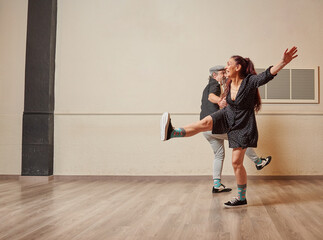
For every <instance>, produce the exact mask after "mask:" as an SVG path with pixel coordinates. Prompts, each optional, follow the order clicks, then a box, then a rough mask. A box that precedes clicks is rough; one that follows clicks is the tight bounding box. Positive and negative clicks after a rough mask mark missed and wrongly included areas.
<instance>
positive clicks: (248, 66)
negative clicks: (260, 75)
mask: <svg viewBox="0 0 323 240" xmlns="http://www.w3.org/2000/svg"><path fill="white" fill-rule="evenodd" d="M231 58H233V59H234V61H235V62H236V64H240V66H241V70H240V77H241V78H242V79H244V78H245V77H247V76H248V75H249V74H252V75H255V74H257V73H256V70H255V67H254V65H253V62H252V61H251V60H250V59H249V58H243V57H241V56H239V55H234V56H232V57H231ZM231 82H232V80H231V79H228V81H227V82H226V84H225V88H224V89H225V90H224V94H223V98H225V97H226V96H227V95H228V93H229V89H230V84H231ZM255 102H256V104H255V107H254V110H255V111H256V112H258V111H259V110H260V108H261V97H260V94H259V90H258V88H257V94H256V95H255Z"/></svg>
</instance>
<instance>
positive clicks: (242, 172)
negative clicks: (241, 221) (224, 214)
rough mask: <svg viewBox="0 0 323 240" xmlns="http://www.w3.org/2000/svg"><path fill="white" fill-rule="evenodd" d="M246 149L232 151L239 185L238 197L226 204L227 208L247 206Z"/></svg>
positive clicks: (234, 169)
mask: <svg viewBox="0 0 323 240" xmlns="http://www.w3.org/2000/svg"><path fill="white" fill-rule="evenodd" d="M245 152H246V149H242V148H234V149H233V151H232V166H233V171H234V174H235V176H236V181H237V185H238V197H237V198H235V199H233V200H232V201H229V202H227V203H225V204H224V205H225V207H242V206H246V205H247V200H246V191H247V172H246V169H245V168H244V166H243V158H244V154H245Z"/></svg>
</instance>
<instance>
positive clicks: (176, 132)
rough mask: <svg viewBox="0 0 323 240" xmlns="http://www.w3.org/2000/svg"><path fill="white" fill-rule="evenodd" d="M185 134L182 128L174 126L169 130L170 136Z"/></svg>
mask: <svg viewBox="0 0 323 240" xmlns="http://www.w3.org/2000/svg"><path fill="white" fill-rule="evenodd" d="M185 135H186V131H185V130H184V128H176V129H174V130H173V131H172V132H171V134H170V138H175V137H185Z"/></svg>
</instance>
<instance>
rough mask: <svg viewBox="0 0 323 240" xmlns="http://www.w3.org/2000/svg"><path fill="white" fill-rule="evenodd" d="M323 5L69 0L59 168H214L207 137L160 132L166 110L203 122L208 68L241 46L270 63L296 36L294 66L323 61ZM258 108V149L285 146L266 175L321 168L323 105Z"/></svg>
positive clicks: (62, 48)
mask: <svg viewBox="0 0 323 240" xmlns="http://www.w3.org/2000/svg"><path fill="white" fill-rule="evenodd" d="M322 10H323V2H322V1H320V0H311V1H308V0H300V1H294V0H288V1H280V0H274V1H259V0H252V1H213V0H203V1H197V0H185V1H183V0H182V1H180V0H177V1H173V0H166V1H165V0H153V1H151V0H140V1H106V0H95V1H86V0H82V1H80V0H69V1H59V5H58V35H57V37H58V39H57V68H56V115H55V117H56V118H55V161H54V162H55V166H54V169H55V174H57V175H69V174H79V175H101V174H102V175H114V174H117V175H211V174H212V151H211V148H210V147H209V145H208V143H207V141H206V140H205V139H204V138H203V136H202V135H198V136H196V137H193V138H190V139H185V140H183V139H176V140H172V141H169V142H161V141H160V140H159V138H160V136H159V134H160V133H159V119H160V114H161V113H162V112H164V111H169V112H171V113H173V114H175V115H173V117H172V119H173V122H174V124H175V125H176V126H181V125H184V124H187V123H190V122H192V121H196V120H197V119H198V113H199V110H200V100H201V93H202V90H203V88H204V86H205V85H206V83H207V77H208V68H209V67H211V66H213V65H215V64H225V63H226V61H227V59H228V58H229V57H230V56H231V55H233V54H240V55H242V56H245V57H250V58H251V59H252V60H253V61H254V63H255V66H256V67H259V68H260V67H267V66H269V65H272V64H275V63H277V62H278V61H279V59H280V58H281V55H282V53H283V51H284V50H285V48H287V47H292V46H293V45H296V46H298V48H299V58H298V59H296V60H295V61H294V62H293V63H292V64H290V67H293V68H316V67H317V66H323V62H322V61H323V60H322V53H323V45H322V44H321V42H322V38H323V32H322V22H323V15H322ZM321 90H322V89H321ZM277 113H278V114H277ZM257 119H258V127H259V132H260V139H259V148H258V149H257V152H258V153H259V155H262V156H265V155H267V154H271V155H272V156H273V157H274V160H273V163H272V164H271V166H270V167H268V168H267V169H265V170H264V171H262V172H261V174H265V175H295V174H301V175H303V174H304V175H311V174H314V175H317V174H322V172H323V164H322V162H321V161H320V159H321V156H322V155H323V151H322V148H321V146H322V145H323V137H322V132H323V131H322V130H323V129H322V122H323V121H322V120H323V105H322V104H306V105H302V104H294V105H293V104H279V105H278V104H266V105H264V106H263V110H262V112H261V114H260V115H258V117H257ZM226 150H227V155H226V160H225V166H224V170H223V174H227V175H231V174H233V172H232V167H231V163H230V162H231V159H230V158H231V150H230V149H228V148H226ZM245 166H246V168H247V170H248V173H249V174H259V172H257V171H256V170H255V168H254V166H253V165H252V164H251V163H250V161H249V160H246V162H245Z"/></svg>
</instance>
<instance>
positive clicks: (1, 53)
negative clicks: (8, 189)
mask: <svg viewBox="0 0 323 240" xmlns="http://www.w3.org/2000/svg"><path fill="white" fill-rule="evenodd" d="M27 3H28V1H26V0H10V1H5V0H0V35H1V37H0V132H1V134H0V174H20V173H21V141H22V140H21V138H22V115H23V109H24V81H25V53H26V26H27Z"/></svg>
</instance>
